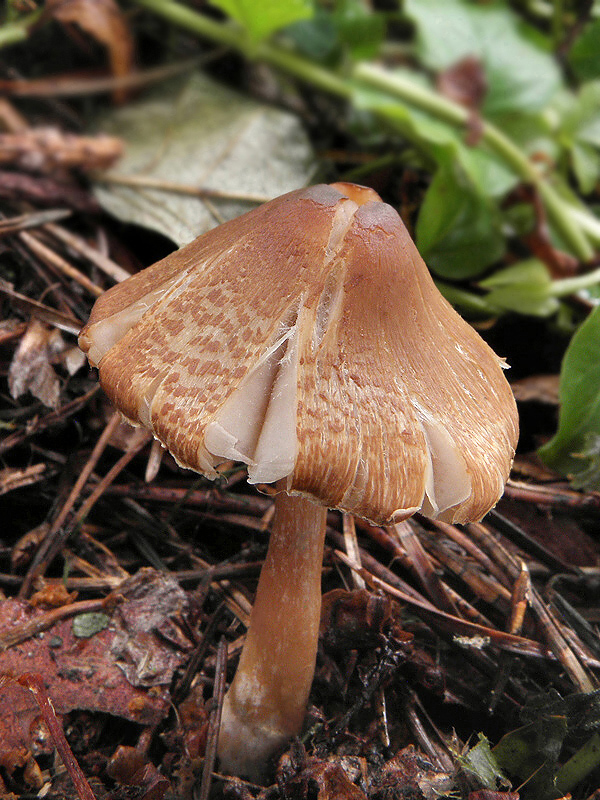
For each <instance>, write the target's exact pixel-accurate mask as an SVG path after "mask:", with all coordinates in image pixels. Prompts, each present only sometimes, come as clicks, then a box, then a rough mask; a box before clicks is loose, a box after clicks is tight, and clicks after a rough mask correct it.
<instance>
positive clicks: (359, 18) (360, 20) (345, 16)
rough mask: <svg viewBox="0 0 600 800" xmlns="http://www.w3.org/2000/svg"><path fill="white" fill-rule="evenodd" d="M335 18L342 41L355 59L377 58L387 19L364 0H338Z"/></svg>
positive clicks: (334, 13)
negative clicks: (369, 6) (372, 9)
mask: <svg viewBox="0 0 600 800" xmlns="http://www.w3.org/2000/svg"><path fill="white" fill-rule="evenodd" d="M333 19H334V22H335V25H336V27H337V29H338V31H339V36H340V41H341V42H342V44H343V45H344V46H345V47H346V48H347V49H348V50H349V51H350V53H351V55H352V57H353V58H355V59H361V58H362V59H369V58H375V56H376V55H377V54H378V53H379V48H380V46H381V43H382V41H383V38H384V36H385V29H386V26H385V19H384V17H383V16H382V15H381V14H377V13H374V12H373V11H371V9H370V8H368V6H366V5H365V3H364V2H363V0H338V2H337V3H336V8H335V11H334V12H333Z"/></svg>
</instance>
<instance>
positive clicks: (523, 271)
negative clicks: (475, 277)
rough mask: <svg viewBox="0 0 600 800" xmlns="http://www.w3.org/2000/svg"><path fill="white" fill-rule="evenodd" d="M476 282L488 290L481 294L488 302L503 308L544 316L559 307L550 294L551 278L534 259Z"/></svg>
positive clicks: (544, 268) (513, 265) (520, 262)
mask: <svg viewBox="0 0 600 800" xmlns="http://www.w3.org/2000/svg"><path fill="white" fill-rule="evenodd" d="M479 285H480V286H481V287H482V288H484V289H488V290H489V293H488V294H487V295H485V299H486V301H487V302H488V303H490V304H491V305H493V306H498V307H500V308H503V309H505V310H506V311H515V312H516V313H518V314H530V315H532V316H535V317H547V316H550V314H554V313H555V312H556V311H557V310H558V307H559V302H558V300H557V299H556V298H555V297H553V296H552V294H551V288H552V280H551V279H550V275H549V274H548V270H547V269H546V267H545V266H544V264H543V263H542V262H541V261H539V260H538V259H536V258H531V259H527V260H526V261H519V262H518V263H516V264H512V265H511V266H510V267H507V268H506V269H502V270H498V271H497V272H495V273H494V274H493V275H490V277H489V278H486V279H485V280H482V281H480V282H479Z"/></svg>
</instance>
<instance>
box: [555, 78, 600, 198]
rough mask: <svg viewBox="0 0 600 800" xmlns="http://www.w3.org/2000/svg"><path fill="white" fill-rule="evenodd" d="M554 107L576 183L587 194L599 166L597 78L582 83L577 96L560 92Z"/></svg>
mask: <svg viewBox="0 0 600 800" xmlns="http://www.w3.org/2000/svg"><path fill="white" fill-rule="evenodd" d="M553 111H554V113H555V114H557V115H558V117H559V119H560V128H559V136H560V140H561V143H562V145H563V147H565V148H566V149H567V150H568V151H569V153H570V156H571V164H572V167H573V172H574V173H575V177H576V178H577V181H578V183H579V187H580V189H581V191H582V192H583V193H584V194H588V193H589V192H591V191H592V190H593V189H594V187H595V186H596V182H597V180H598V177H599V170H600V81H593V82H590V83H587V84H585V85H584V86H583V87H582V88H581V90H580V91H579V94H578V95H576V96H574V95H572V94H570V93H566V92H565V93H562V94H561V95H560V96H559V97H557V101H556V103H555V104H554V108H553Z"/></svg>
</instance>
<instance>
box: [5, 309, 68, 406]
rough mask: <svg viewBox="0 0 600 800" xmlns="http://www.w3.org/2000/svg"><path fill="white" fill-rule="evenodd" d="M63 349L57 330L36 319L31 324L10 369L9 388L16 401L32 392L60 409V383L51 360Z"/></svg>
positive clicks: (43, 401)
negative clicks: (26, 393)
mask: <svg viewBox="0 0 600 800" xmlns="http://www.w3.org/2000/svg"><path fill="white" fill-rule="evenodd" d="M63 347H64V343H63V341H62V338H61V336H60V333H59V332H58V331H57V330H54V331H51V330H50V329H49V328H47V327H46V326H45V325H42V323H41V322H38V321H37V320H33V321H32V322H31V323H30V325H29V327H28V329H27V332H26V333H25V335H24V336H23V338H22V339H21V342H20V344H19V347H18V348H17V351H16V353H15V354H14V356H13V359H12V361H11V364H10V367H9V370H8V387H9V390H10V394H11V396H12V397H14V398H15V400H16V399H18V398H19V397H21V395H23V394H25V392H28V391H29V392H31V394H32V395H33V396H34V397H37V398H38V400H41V401H42V403H43V404H44V405H45V406H48V407H49V408H57V407H58V401H59V393H60V383H59V380H58V376H57V374H56V373H55V372H54V370H53V369H52V367H51V365H50V361H51V359H52V358H54V357H55V356H56V355H57V354H58V353H59V352H60V351H61V350H62V348H63Z"/></svg>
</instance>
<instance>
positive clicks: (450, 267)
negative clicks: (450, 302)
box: [416, 164, 505, 280]
mask: <svg viewBox="0 0 600 800" xmlns="http://www.w3.org/2000/svg"><path fill="white" fill-rule="evenodd" d="M416 241H417V247H418V248H419V250H420V252H421V254H422V256H423V258H424V259H425V260H426V261H427V263H428V264H429V266H430V267H431V268H432V269H433V270H434V271H435V272H436V273H437V274H438V275H441V276H442V277H445V278H452V279H455V280H459V279H462V278H470V277H473V276H474V275H479V274H480V273H481V272H483V270H484V269H485V268H486V267H488V266H490V264H493V263H494V261H497V260H498V259H499V258H500V257H501V256H502V255H503V253H504V248H505V242H504V237H503V236H502V231H501V230H500V218H499V213H498V211H497V209H496V208H495V206H494V205H493V204H492V203H491V202H490V201H488V200H487V199H486V198H484V197H482V196H481V194H480V193H479V192H478V191H477V190H476V188H475V187H473V185H472V184H471V183H469V181H468V180H467V179H466V176H465V175H464V173H462V170H460V168H457V166H456V165H455V164H447V165H443V166H441V167H440V168H439V169H438V171H437V172H436V173H435V175H434V178H433V180H432V182H431V185H430V186H429V189H428V190H427V193H426V195H425V199H424V200H423V204H422V206H421V210H420V212H419V218H418V220H417V226H416Z"/></svg>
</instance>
